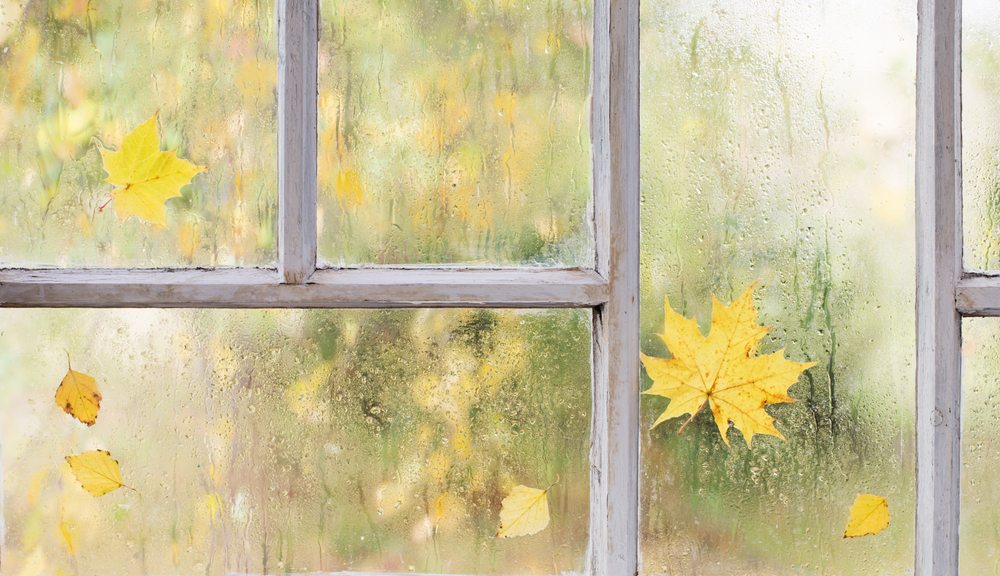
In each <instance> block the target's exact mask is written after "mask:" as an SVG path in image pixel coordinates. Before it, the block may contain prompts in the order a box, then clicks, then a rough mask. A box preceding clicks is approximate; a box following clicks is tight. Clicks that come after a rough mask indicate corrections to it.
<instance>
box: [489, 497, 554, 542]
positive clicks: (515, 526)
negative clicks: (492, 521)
mask: <svg viewBox="0 0 1000 576" xmlns="http://www.w3.org/2000/svg"><path fill="white" fill-rule="evenodd" d="M547 492H548V490H547V489H546V490H539V489H538V488H529V487H527V486H521V485H518V486H514V489H513V490H511V491H510V494H508V495H507V497H506V498H504V499H503V504H502V505H501V508H500V530H498V531H497V538H511V537H514V536H527V535H529V534H534V533H536V532H538V531H540V530H541V529H543V528H545V527H546V526H548V525H549V499H548V496H546V493H547Z"/></svg>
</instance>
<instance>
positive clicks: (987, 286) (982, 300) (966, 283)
mask: <svg viewBox="0 0 1000 576" xmlns="http://www.w3.org/2000/svg"><path fill="white" fill-rule="evenodd" d="M955 308H957V309H958V312H959V313H960V314H961V315H962V316H1000V275H996V274H991V273H988V272H966V273H965V274H964V275H963V276H962V278H961V279H960V280H959V281H958V286H956V287H955Z"/></svg>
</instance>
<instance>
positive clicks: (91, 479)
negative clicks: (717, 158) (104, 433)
mask: <svg viewBox="0 0 1000 576" xmlns="http://www.w3.org/2000/svg"><path fill="white" fill-rule="evenodd" d="M66 461H67V462H69V467H70V469H71V470H73V475H74V476H76V479H77V480H78V481H79V482H80V485H81V486H83V489H84V490H86V491H87V492H90V494H91V495H92V496H104V495H105V494H107V493H108V492H111V491H113V490H117V489H119V488H124V487H125V482H124V481H122V473H121V470H120V469H119V468H118V461H117V460H115V459H114V458H112V457H111V453H110V452H108V451H107V450H91V451H90V452H84V453H83V454H78V455H76V456H67V457H66Z"/></svg>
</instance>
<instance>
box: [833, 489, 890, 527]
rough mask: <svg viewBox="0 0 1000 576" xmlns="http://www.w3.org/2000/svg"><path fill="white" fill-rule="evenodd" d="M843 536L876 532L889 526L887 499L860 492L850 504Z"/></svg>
mask: <svg viewBox="0 0 1000 576" xmlns="http://www.w3.org/2000/svg"><path fill="white" fill-rule="evenodd" d="M850 514H851V516H850V518H849V519H848V520H847V529H846V530H844V538H855V537H857V536H864V535H865V534H878V533H879V532H881V531H883V530H885V529H886V528H888V526H889V501H888V500H887V499H885V498H883V497H881V496H872V495H871V494H861V495H860V496H858V497H857V498H856V499H855V500H854V504H853V505H851V513H850Z"/></svg>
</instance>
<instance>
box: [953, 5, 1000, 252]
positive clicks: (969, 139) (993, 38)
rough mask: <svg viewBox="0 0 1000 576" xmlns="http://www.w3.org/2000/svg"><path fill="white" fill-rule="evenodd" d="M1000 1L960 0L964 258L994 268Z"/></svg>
mask: <svg viewBox="0 0 1000 576" xmlns="http://www.w3.org/2000/svg"><path fill="white" fill-rule="evenodd" d="M998 125H1000V4H998V3H997V2H994V1H991V0H964V1H963V2H962V180H963V184H962V185H963V188H964V192H963V197H964V206H965V214H964V218H965V226H964V228H965V261H966V263H967V264H968V265H970V266H971V267H973V268H978V269H981V270H997V269H1000V177H998V173H997V163H998V161H1000V129H998Z"/></svg>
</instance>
